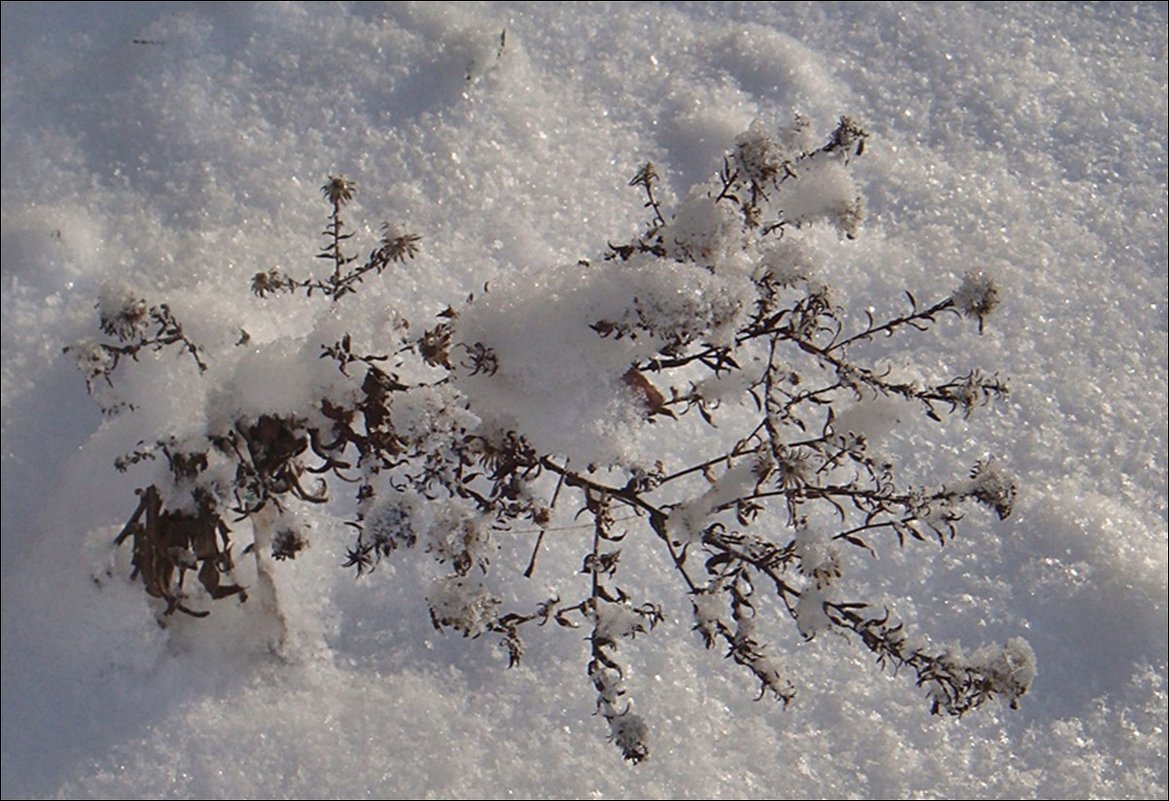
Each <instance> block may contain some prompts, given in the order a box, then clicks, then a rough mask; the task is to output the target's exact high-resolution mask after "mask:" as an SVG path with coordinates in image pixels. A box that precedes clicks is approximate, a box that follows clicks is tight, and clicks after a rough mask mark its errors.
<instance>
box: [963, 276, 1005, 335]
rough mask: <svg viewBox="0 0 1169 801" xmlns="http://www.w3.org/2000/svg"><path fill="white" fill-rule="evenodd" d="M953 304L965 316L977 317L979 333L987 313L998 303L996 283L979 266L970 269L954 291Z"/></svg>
mask: <svg viewBox="0 0 1169 801" xmlns="http://www.w3.org/2000/svg"><path fill="white" fill-rule="evenodd" d="M954 305H955V306H956V307H957V308H958V311H960V312H962V314H963V315H965V316H966V317H977V318H978V332H979V333H980V334H981V333H982V327H983V323H984V321H985V320H986V317H987V315H989V314H990V313H991V312H992V311H994V310H995V308H996V307H997V306H998V305H999V288H998V285H997V284H996V283H995V281H994V279H993V278H991V277H990V276H989V275H988V274H987V273H986V271H984V270H982V269H981V268H975V269H973V270H970V271H969V272H968V273H966V275H965V276H964V277H963V278H962V285H961V286H959V287H958V291H957V292H955V293H954Z"/></svg>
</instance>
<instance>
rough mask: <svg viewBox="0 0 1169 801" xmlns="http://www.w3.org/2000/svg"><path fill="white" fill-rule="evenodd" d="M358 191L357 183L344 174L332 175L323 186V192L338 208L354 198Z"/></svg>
mask: <svg viewBox="0 0 1169 801" xmlns="http://www.w3.org/2000/svg"><path fill="white" fill-rule="evenodd" d="M356 191H357V183H356V182H355V181H350V180H349V179H348V178H346V177H344V176H342V175H330V176H329V180H328V182H327V183H326V184H325V185H324V186H322V187H321V194H322V195H324V196H325V199H326V200H328V201H329V202H330V203H332V204H333V205H334V206H336V207H337V208H341V207H342V206H344V205H345V204H346V203H348V202H349V201H351V200H353V193H354V192H356Z"/></svg>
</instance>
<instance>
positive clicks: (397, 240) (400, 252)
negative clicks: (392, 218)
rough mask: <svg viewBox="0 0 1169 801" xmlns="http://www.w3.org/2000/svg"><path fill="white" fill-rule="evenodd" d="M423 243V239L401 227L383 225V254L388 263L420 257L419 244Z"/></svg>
mask: <svg viewBox="0 0 1169 801" xmlns="http://www.w3.org/2000/svg"><path fill="white" fill-rule="evenodd" d="M421 241H422V237H420V236H418V235H417V234H412V233H410V232H409V231H406V230H405V229H403V228H402V227H401V226H398V225H393V224H392V223H388V222H387V223H385V224H383V225H382V254H383V255H384V256H385V260H386V261H387V262H390V261H405V260H406V259H412V258H414V257H415V256H417V255H418V249H419V248H418V243H419V242H421Z"/></svg>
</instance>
